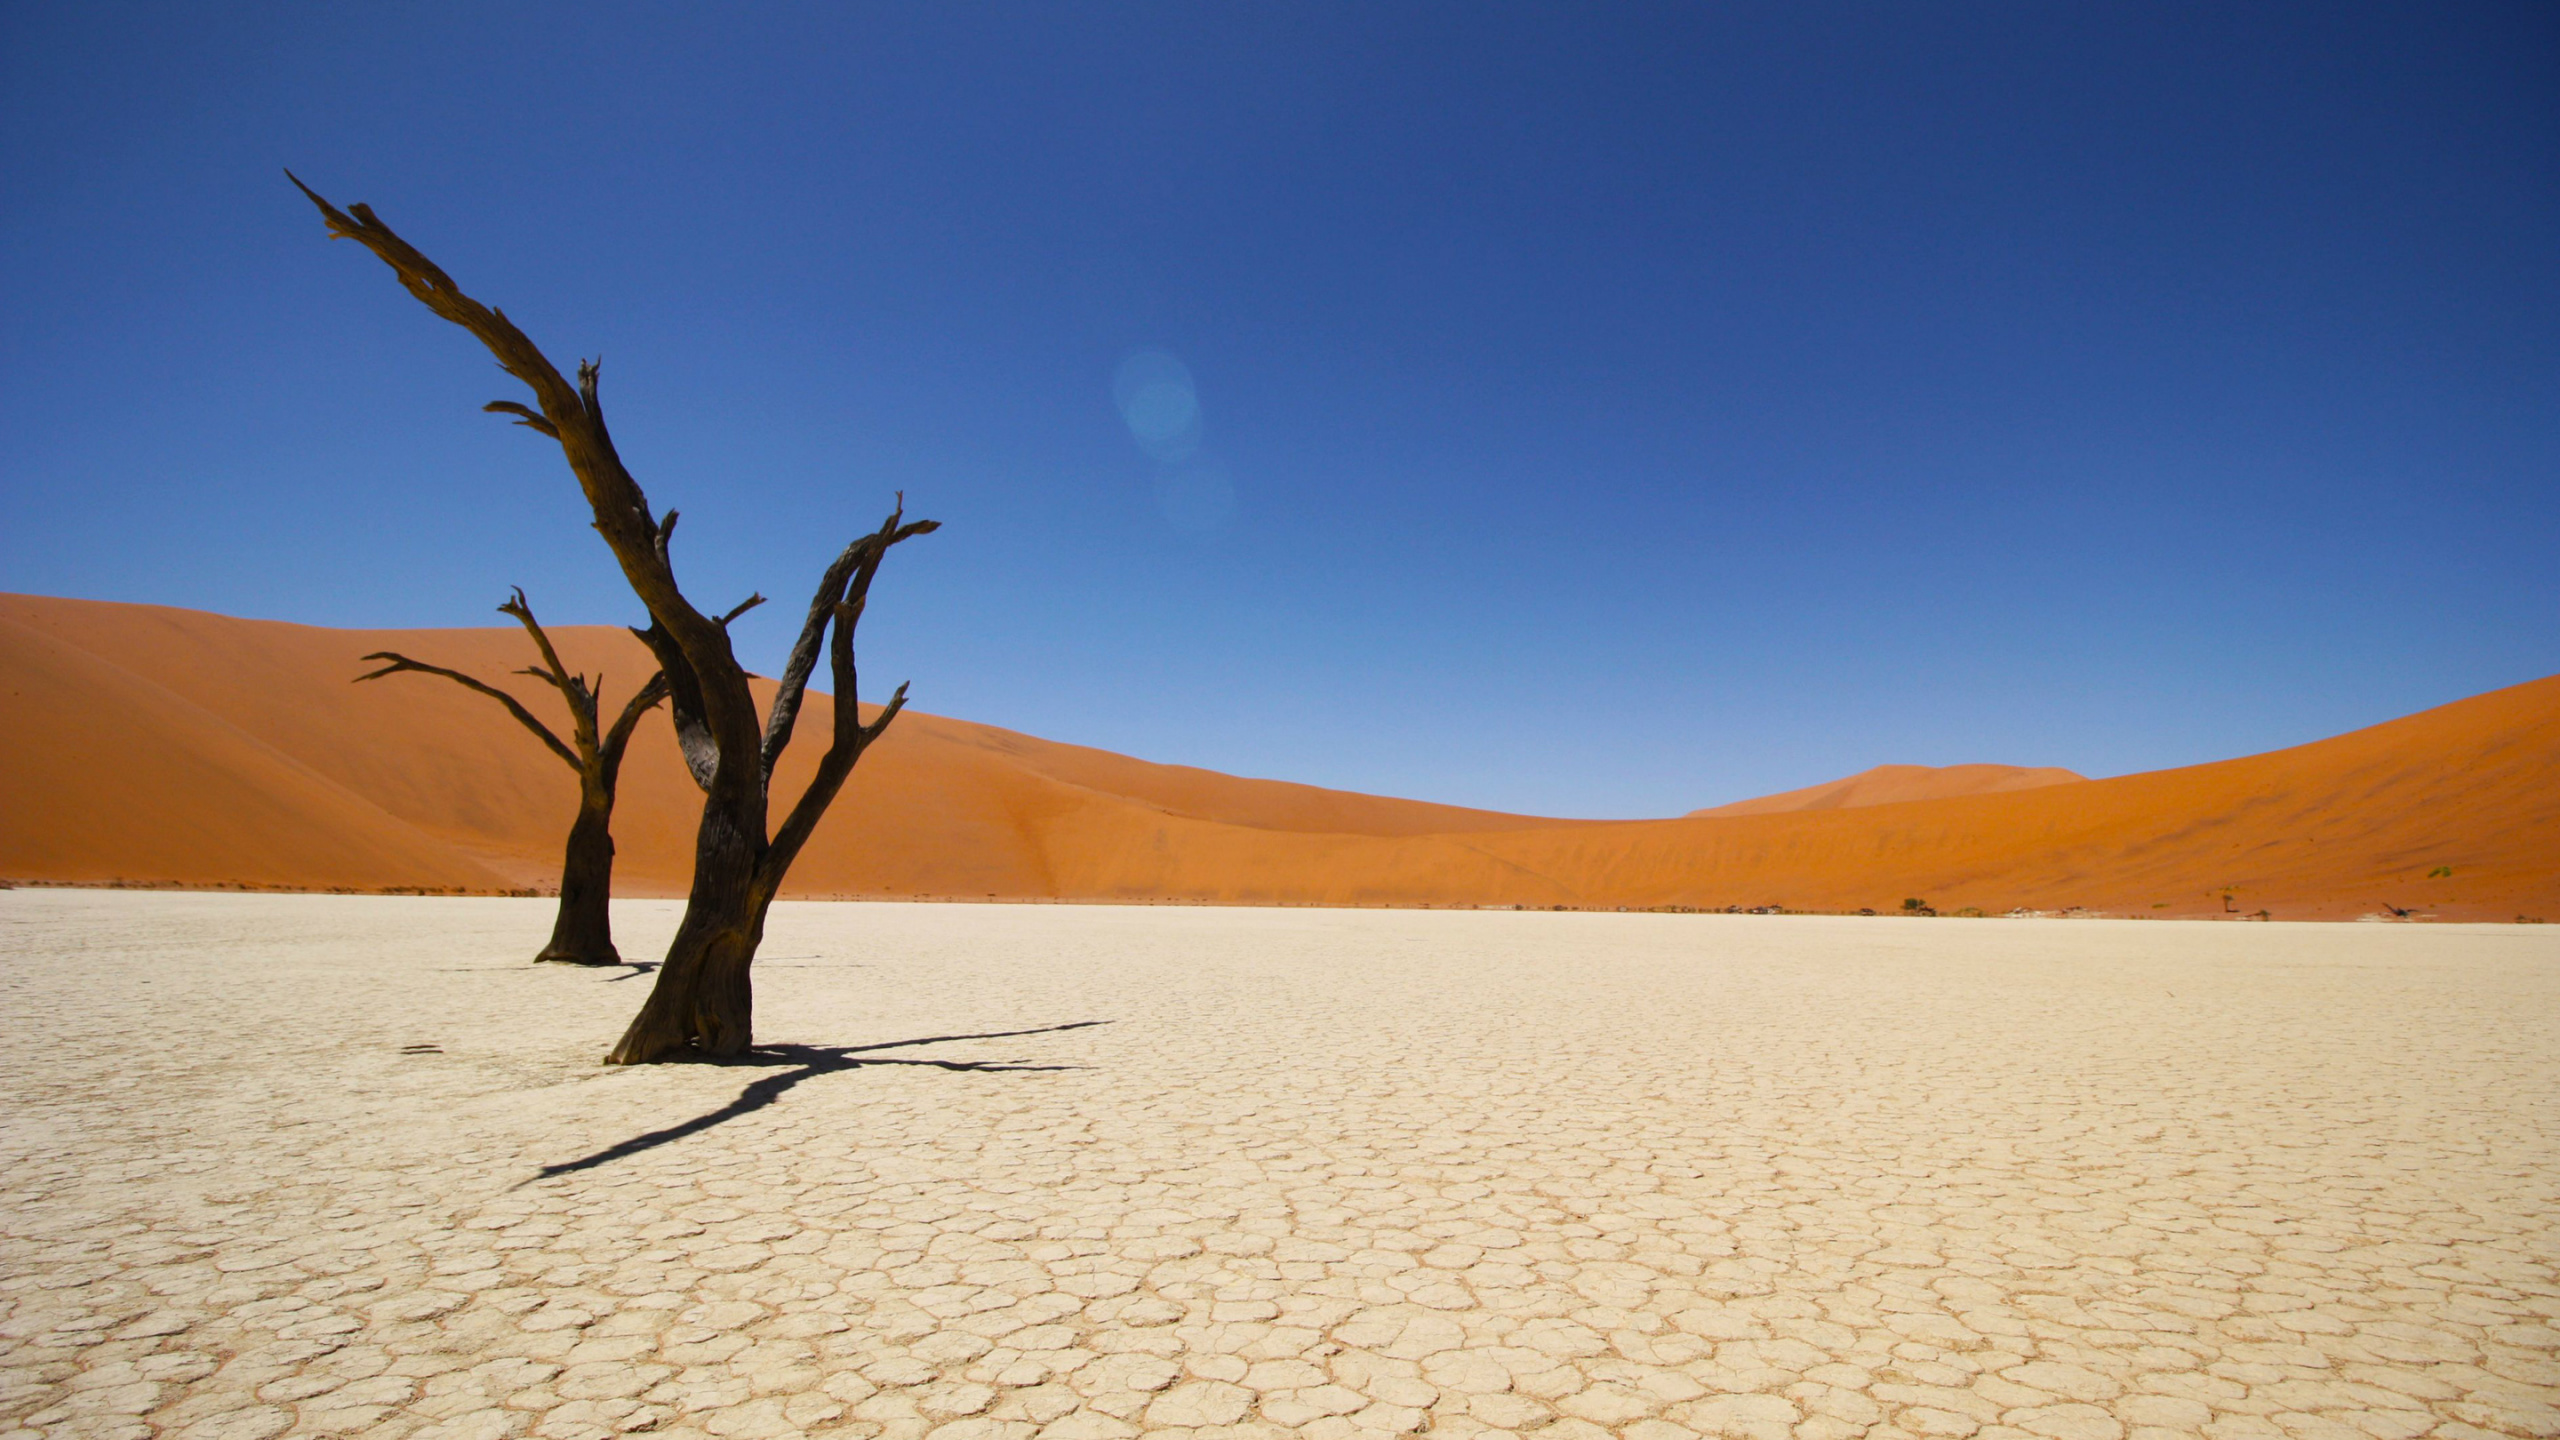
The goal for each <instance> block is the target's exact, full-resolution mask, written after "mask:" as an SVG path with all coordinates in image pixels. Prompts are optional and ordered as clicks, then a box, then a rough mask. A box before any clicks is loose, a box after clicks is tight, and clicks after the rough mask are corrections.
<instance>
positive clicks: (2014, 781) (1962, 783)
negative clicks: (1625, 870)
mask: <svg viewBox="0 0 2560 1440" xmlns="http://www.w3.org/2000/svg"><path fill="white" fill-rule="evenodd" d="M2087 778H2089V777H2087V776H2086V775H2081V774H2078V773H2076V772H2074V771H2070V770H2065V769H2062V768H2061V767H2060V766H2056V765H2044V766H2038V767H2035V768H2029V767H2026V766H2020V765H1879V766H1877V767H1876V768H1874V769H1873V770H1861V771H1859V772H1858V773H1857V774H1855V775H1851V776H1849V777H1847V778H1846V779H1841V780H1832V781H1827V782H1825V783H1823V784H1820V785H1808V786H1806V787H1805V788H1804V789H1802V790H1782V791H1780V792H1779V793H1777V794H1775V795H1761V796H1758V797H1756V798H1753V799H1750V800H1736V801H1734V802H1733V803H1732V804H1730V805H1715V806H1710V807H1709V808H1707V809H1704V810H1692V811H1690V812H1689V815H1688V818H1689V819H1692V820H1696V819H1698V818H1700V817H1702V816H1707V815H1776V814H1779V813H1781V812H1783V811H1788V810H1854V809H1856V808H1858V807H1859V806H1861V805H1899V804H1901V803H1902V802H1903V801H1905V800H1945V799H1948V798H1950V797H1953V796H1957V795H1996V794H1998V793H2000V792H2001V791H2004V790H2033V789H2035V788H2036V787H2038V786H2040V785H2065V784H2069V783H2070V782H2072V781H2074V780H2086V779H2087Z"/></svg>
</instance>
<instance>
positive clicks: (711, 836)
mask: <svg viewBox="0 0 2560 1440" xmlns="http://www.w3.org/2000/svg"><path fill="white" fill-rule="evenodd" d="M287 178H292V177H291V176H290V173H288V177H287ZM293 183H294V184H295V185H296V186H297V187H299V188H300V189H301V190H302V193H303V194H304V195H306V196H309V197H310V199H311V203H312V204H314V205H316V206H318V207H319V209H320V214H321V216H322V218H323V219H325V220H326V221H327V222H328V227H329V232H330V233H331V234H332V235H335V236H339V237H342V238H345V239H349V240H354V241H356V242H358V243H359V244H362V245H363V246H364V247H365V248H366V249H368V250H371V251H372V252H373V253H374V254H375V255H376V256H378V257H380V258H381V260H382V261H383V263H385V264H387V265H389V266H390V267H391V269H392V271H393V272H394V273H396V274H397V275H398V276H399V277H400V283H401V284H402V285H403V286H405V287H407V289H408V291H409V293H410V294H411V295H413V296H416V297H417V298H418V300H419V301H420V302H421V303H422V304H424V305H425V306H426V307H427V308H428V309H429V310H432V311H434V312H435V313H436V314H437V315H439V316H441V317H443V318H444V319H446V320H449V321H451V322H453V323H454V324H456V325H459V326H461V327H462V328H463V329H465V330H467V331H469V332H471V335H472V337H473V338H475V339H477V340H478V341H479V342H480V343H481V344H482V345H485V346H487V347H488V349H489V353H490V354H492V355H494V356H496V357H497V360H498V364H499V367H500V368H502V369H504V370H505V371H506V372H507V373H508V374H510V375H513V376H514V377H516V379H518V380H520V381H522V382H524V385H525V387H526V388H527V389H529V390H531V391H532V392H533V398H534V402H535V403H534V404H533V405H532V406H526V405H522V404H519V403H517V402H515V401H512V400H497V401H492V402H490V403H489V404H488V405H487V406H486V407H484V408H486V409H489V410H493V411H497V412H500V413H503V414H507V415H512V416H515V417H516V423H517V424H519V425H523V426H526V427H528V428H530V429H532V430H535V431H537V432H539V433H541V434H543V435H547V436H549V437H550V438H552V439H553V440H556V441H558V442H559V444H560V452H561V454H562V456H563V457H564V458H566V459H567V461H568V463H569V469H570V471H571V473H573V474H575V475H576V476H577V478H578V485H579V488H580V489H582V490H583V491H585V493H586V497H587V505H588V508H589V509H590V510H592V511H593V512H594V514H595V528H596V532H597V533H598V534H600V535H602V536H603V537H604V541H605V544H606V545H607V546H608V547H610V548H611V549H612V551H613V558H614V559H615V560H616V561H617V562H618V563H619V564H620V565H621V567H622V574H623V578H624V579H625V580H627V581H628V582H629V583H630V585H631V590H632V593H633V594H635V595H637V596H639V597H640V603H641V604H643V605H644V606H646V607H648V611H649V618H650V624H649V628H648V629H647V630H645V631H641V632H637V633H639V634H640V637H641V638H642V639H643V640H645V641H647V642H648V643H649V646H650V648H651V649H652V650H653V651H654V652H655V653H656V654H657V657H658V662H659V664H660V666H661V667H663V669H664V671H665V674H666V681H667V693H668V701H669V705H668V709H669V713H670V715H671V717H672V718H673V720H674V721H675V729H676V740H677V743H678V746H679V748H680V749H681V750H682V751H683V753H684V759H685V764H686V766H687V768H689V769H690V770H691V771H692V772H693V777H694V781H695V783H697V784H699V785H700V786H701V787H702V791H703V804H702V824H701V828H700V829H699V830H698V831H697V832H696V833H695V837H694V852H693V889H692V893H691V895H690V896H689V897H688V898H687V901H686V904H685V912H684V920H683V922H682V923H681V924H680V925H679V926H678V927H677V929H676V936H675V939H674V941H673V942H671V943H670V944H669V946H668V948H667V959H666V963H665V965H663V966H662V967H660V969H659V971H658V978H657V982H656V985H655V987H654V988H653V989H652V990H651V991H650V993H649V999H648V1002H647V1003H646V1004H645V1005H643V1006H642V1007H641V1010H640V1013H639V1014H638V1015H637V1016H635V1017H634V1018H633V1019H632V1022H631V1027H630V1029H629V1030H627V1031H625V1032H624V1033H623V1036H622V1039H621V1040H620V1042H618V1043H617V1044H616V1045H615V1046H614V1047H613V1050H612V1051H611V1053H609V1054H608V1055H607V1056H606V1057H605V1061H606V1063H607V1064H613V1065H635V1064H645V1063H647V1062H650V1061H654V1060H672V1059H680V1058H684V1057H687V1056H706V1057H720V1056H731V1055H737V1054H740V1053H742V1052H743V1051H745V1050H746V1048H747V1047H748V1045H749V1044H751V1043H752V1042H753V1038H754V1027H755V1000H754V992H753V989H752V987H751V983H750V980H749V976H748V971H749V968H750V967H751V966H752V965H753V963H754V961H755V955H756V947H757V945H758V944H760V943H761V942H762V941H763V938H764V922H765V914H766V912H767V910H768V909H770V908H771V906H772V904H773V897H774V895H775V894H776V893H777V892H778V891H780V890H781V888H782V879H783V876H784V875H785V874H786V873H788V872H789V870H790V868H791V862H792V861H793V860H795V859H797V858H799V855H800V851H801V848H802V847H803V846H805V845H807V844H808V842H809V836H810V834H811V832H813V831H815V830H816V829H817V826H818V820H819V817H821V816H823V815H824V814H826V811H827V806H828V805H829V804H830V803H832V802H833V801H834V800H835V798H836V794H837V792H839V791H840V790H842V789H843V788H844V782H845V778H846V777H847V776H848V775H850V774H852V773H853V767H854V764H855V762H856V761H858V760H860V759H861V758H862V752H863V751H864V750H865V749H867V748H869V746H870V745H871V743H872V742H873V741H875V740H877V739H879V738H880V734H881V732H882V731H884V730H886V729H888V727H889V722H890V721H892V720H894V719H896V718H897V716H898V711H899V710H900V709H901V708H903V707H904V706H905V704H906V701H907V687H906V686H904V685H900V686H899V687H898V689H897V692H896V693H895V694H893V695H891V696H890V697H889V702H888V704H886V705H884V706H882V707H881V710H880V713H879V715H878V716H877V717H876V718H875V719H873V721H872V722H871V723H870V724H868V725H865V724H863V723H862V719H861V713H860V708H859V706H858V705H857V704H856V702H855V696H856V685H855V675H854V659H853V632H854V627H855V625H856V624H857V623H858V622H859V621H860V620H861V618H862V609H863V605H864V603H865V600H866V598H867V597H868V595H869V593H870V589H871V581H872V577H873V576H874V575H875V574H877V573H878V571H879V569H880V562H881V561H882V559H884V558H885V557H886V556H887V555H888V553H889V549H890V547H892V546H894V545H897V544H898V543H900V542H901V541H904V540H909V539H912V538H914V537H915V536H918V535H923V534H926V533H928V532H930V531H932V530H935V529H937V528H939V526H938V525H937V524H936V522H934V521H931V520H912V521H911V520H908V519H907V518H906V516H905V506H904V500H903V497H901V501H900V505H899V508H898V509H895V510H892V511H891V512H890V514H889V518H888V519H887V520H886V521H885V522H883V523H882V525H881V526H880V528H879V529H878V530H875V531H873V532H872V533H870V534H868V535H865V536H862V537H861V538H859V539H857V540H855V541H854V542H853V543H852V544H850V545H848V546H846V547H845V549H844V552H843V553H842V554H840V555H838V556H837V557H836V558H835V562H834V563H833V564H831V565H829V566H828V567H827V571H826V574H825V575H824V576H823V577H821V578H820V580H819V582H818V588H817V593H816V594H815V595H814V596H813V597H811V599H810V601H809V612H808V616H807V619H806V620H805V621H804V622H803V623H802V625H801V629H800V639H799V643H798V644H796V645H795V646H793V648H792V651H791V661H790V664H789V665H788V666H786V667H785V668H784V670H783V674H782V680H781V688H780V690H779V691H778V693H776V694H775V696H774V700H773V708H772V710H771V712H770V713H768V714H765V715H759V714H757V709H756V703H755V697H754V695H753V694H752V693H750V692H749V690H748V688H747V671H746V668H745V667H744V666H742V665H740V664H739V663H738V658H737V656H736V655H735V654H734V653H733V652H732V651H731V649H730V646H729V632H728V627H727V625H726V624H725V623H723V620H722V619H721V618H719V617H715V616H711V615H706V614H704V613H703V612H702V611H700V610H698V609H696V608H695V607H694V604H693V602H692V601H690V600H688V599H686V598H685V595H684V592H683V590H682V589H680V588H679V587H678V586H677V584H676V575H675V567H674V564H673V562H672V560H671V559H670V558H669V554H668V548H667V546H668V541H669V540H670V539H671V538H672V537H673V535H674V534H675V528H676V512H675V511H673V510H669V511H668V512H667V513H666V514H665V515H664V516H663V517H661V516H659V515H657V514H656V513H655V512H653V511H652V510H651V509H650V508H649V500H648V497H647V496H646V495H644V494H643V493H642V492H641V489H640V483H639V482H638V481H637V480H635V479H633V478H632V476H631V472H630V471H629V470H628V469H626V468H624V466H623V463H622V457H621V455H620V454H618V453H617V452H616V451H615V449H614V445H613V439H612V436H611V435H610V434H609V433H608V432H607V430H606V428H605V422H604V410H603V407H602V405H601V404H600V403H599V401H598V400H597V397H596V362H594V361H592V360H588V361H581V362H580V363H579V365H578V383H577V384H576V386H575V387H572V386H571V385H570V384H569V382H568V381H567V380H566V379H564V378H563V377H562V376H561V374H560V371H559V370H558V369H557V368H556V367H554V366H553V365H552V363H551V361H550V360H549V359H547V358H545V357H544V355H543V353H542V351H541V350H540V349H538V348H536V347H535V345H534V343H533V342H532V341H531V340H528V339H526V338H525V335H524V332H523V331H521V330H518V329H517V328H516V327H515V324H514V323H513V322H512V321H510V320H508V319H507V317H506V315H505V314H504V312H502V311H498V310H495V309H492V308H490V307H488V306H486V305H483V304H481V303H480V302H479V301H477V300H474V299H472V298H471V297H470V296H468V295H465V294H464V293H462V289H461V287H460V286H458V285H456V284H455V283H454V282H453V279H452V277H450V276H448V275H446V274H445V273H444V271H442V270H440V269H438V268H437V267H436V265H435V263H434V262H433V261H431V260H429V259H427V257H426V256H424V255H422V254H420V253H418V251H417V250H416V249H414V248H413V247H411V246H410V244H409V243H408V242H407V241H405V240H402V239H401V238H400V237H399V236H398V235H396V234H393V233H392V231H391V228H390V227H389V226H387V225H385V224H383V223H382V222H381V220H379V219H377V218H376V217H375V216H374V214H373V212H372V211H371V210H370V209H368V208H367V207H365V206H363V205H355V206H350V207H349V208H348V210H347V211H340V210H339V209H338V208H337V207H336V206H334V205H331V204H330V203H329V202H328V201H326V200H324V199H322V198H321V197H320V196H319V195H317V194H315V193H313V191H312V190H311V188H310V187H309V186H307V185H303V184H302V182H301V181H300V180H299V179H295V180H294V182H293ZM821 647H823V648H824V649H825V651H826V653H827V660H828V666H829V669H830V671H831V673H832V675H833V677H834V681H835V694H836V701H835V723H834V727H833V731H834V733H833V734H832V735H830V736H829V737H828V746H827V751H826V754H825V755H823V756H822V757H820V758H819V761H818V768H817V774H816V775H815V776H813V777H812V778H811V779H810V781H809V786H808V788H807V789H806V790H804V791H802V792H801V794H800V798H799V799H798V800H797V801H795V802H793V803H792V805H791V808H790V810H789V812H788V813H787V814H786V815H785V816H784V817H783V821H782V823H781V825H780V826H778V827H774V828H771V829H768V827H767V791H768V790H769V789H770V787H771V784H772V780H773V771H774V765H775V763H776V762H777V761H778V760H780V759H781V757H782V752H783V749H784V747H786V746H788V745H789V744H790V743H791V731H792V726H793V724H794V722H795V721H797V720H798V718H799V714H800V704H801V700H802V698H803V696H804V694H805V693H806V691H807V688H808V683H809V676H810V673H811V672H812V671H813V670H814V669H815V668H816V666H817V661H818V652H819V650H820V649H821Z"/></svg>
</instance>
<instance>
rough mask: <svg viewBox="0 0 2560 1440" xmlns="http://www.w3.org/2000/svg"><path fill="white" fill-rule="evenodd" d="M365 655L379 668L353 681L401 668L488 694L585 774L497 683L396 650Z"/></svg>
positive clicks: (572, 754) (559, 743)
mask: <svg viewBox="0 0 2560 1440" xmlns="http://www.w3.org/2000/svg"><path fill="white" fill-rule="evenodd" d="M364 658H366V659H367V660H380V661H383V662H384V664H383V667H382V668H381V669H379V670H376V671H373V672H371V673H369V674H364V675H359V676H357V677H356V683H358V684H362V683H363V682H365V681H367V680H379V679H381V678H382V677H383V676H385V675H397V674H399V673H401V672H402V671H404V670H407V671H415V672H417V673H418V674H421V675H441V676H443V677H444V678H446V679H447V680H450V681H452V682H453V683H454V684H456V685H459V686H461V687H463V688H464V689H466V690H477V691H479V692H480V693H481V694H483V695H486V696H488V697H489V698H490V699H492V700H495V701H497V702H498V703H499V704H501V705H504V706H506V707H507V713H508V714H510V715H513V716H514V717H516V723H517V724H519V725H522V726H523V727H524V728H526V729H527V730H530V731H532V732H533V733H534V735H535V736H536V738H538V739H540V740H541V741H542V743H543V744H545V745H548V746H550V747H551V753H552V754H554V755H557V756H559V757H560V759H561V761H562V762H563V763H565V764H566V765H568V767H569V768H570V769H572V770H575V771H578V772H579V773H580V774H584V773H585V772H586V768H587V767H586V762H585V761H584V760H582V759H580V758H579V756H578V752H577V751H575V750H572V749H570V748H569V746H568V745H567V743H566V742H564V741H562V740H561V738H560V737H559V736H557V735H554V734H552V733H551V727H550V726H548V725H545V724H543V723H542V722H541V721H540V720H538V719H536V718H535V717H534V713H533V712H532V711H530V710H527V709H526V708H524V704H523V702H522V701H519V700H518V699H516V697H514V696H513V695H510V694H508V693H507V692H506V691H504V690H501V689H499V688H498V687H497V686H495V685H487V684H483V683H481V682H480V681H478V680H475V679H473V678H472V677H470V676H468V675H465V674H463V673H462V672H461V671H459V670H448V669H446V668H445V667H443V666H442V665H430V664H428V663H427V662H425V661H424V660H412V659H410V658H409V657H408V656H406V655H403V654H401V653H399V652H398V651H396V650H376V651H375V652H373V653H372V654H370V655H367V656H366V657H364Z"/></svg>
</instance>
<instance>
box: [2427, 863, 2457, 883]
mask: <svg viewBox="0 0 2560 1440" xmlns="http://www.w3.org/2000/svg"><path fill="white" fill-rule="evenodd" d="M2427 878H2428V879H2430V880H2450V879H2452V878H2453V867H2452V866H2450V865H2439V866H2437V867H2436V868H2434V869H2433V870H2430V871H2428V872H2427Z"/></svg>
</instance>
